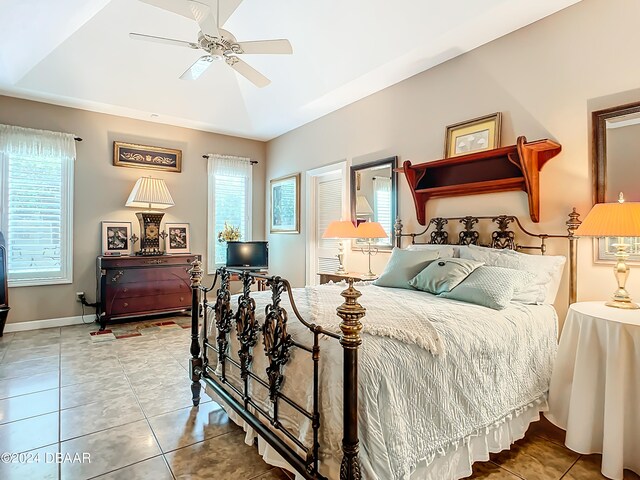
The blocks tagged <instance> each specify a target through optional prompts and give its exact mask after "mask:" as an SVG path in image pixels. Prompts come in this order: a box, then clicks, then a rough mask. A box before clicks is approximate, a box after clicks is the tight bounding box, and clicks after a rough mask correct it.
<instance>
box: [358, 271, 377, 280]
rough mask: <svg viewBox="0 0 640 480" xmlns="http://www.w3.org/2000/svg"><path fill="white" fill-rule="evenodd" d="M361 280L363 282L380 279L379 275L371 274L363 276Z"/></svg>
mask: <svg viewBox="0 0 640 480" xmlns="http://www.w3.org/2000/svg"><path fill="white" fill-rule="evenodd" d="M360 278H362V279H363V280H373V279H374V278H378V275H377V274H375V273H373V272H369V273H365V274H363V275H361V276H360Z"/></svg>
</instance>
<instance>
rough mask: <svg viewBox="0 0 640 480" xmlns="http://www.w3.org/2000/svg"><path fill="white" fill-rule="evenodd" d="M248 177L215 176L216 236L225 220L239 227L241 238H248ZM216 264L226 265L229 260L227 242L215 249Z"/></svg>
mask: <svg viewBox="0 0 640 480" xmlns="http://www.w3.org/2000/svg"><path fill="white" fill-rule="evenodd" d="M247 180H248V179H247V178H246V177H232V176H227V175H216V177H215V192H216V194H215V199H214V203H215V209H216V213H215V226H214V236H215V238H216V240H217V238H218V234H219V233H220V232H221V231H222V230H223V229H224V224H225V222H226V223H227V224H228V225H231V226H234V227H239V228H240V235H241V240H249V239H248V238H247V224H248V218H247V210H248V207H249V206H248V205H247V198H248V195H247V193H248V192H247V187H248V185H247ZM215 251H216V253H215V259H216V265H224V264H225V263H226V261H227V244H226V243H220V242H218V244H217V245H216V249H215Z"/></svg>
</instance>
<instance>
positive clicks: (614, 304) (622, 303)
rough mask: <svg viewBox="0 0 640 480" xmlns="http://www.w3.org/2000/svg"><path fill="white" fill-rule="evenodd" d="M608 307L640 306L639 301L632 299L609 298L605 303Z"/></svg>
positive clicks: (633, 308)
mask: <svg viewBox="0 0 640 480" xmlns="http://www.w3.org/2000/svg"><path fill="white" fill-rule="evenodd" d="M605 305H606V306H607V307H613V308H622V309H625V310H637V309H639V308H640V306H638V304H637V303H634V302H632V301H631V300H609V301H608V302H606V303H605Z"/></svg>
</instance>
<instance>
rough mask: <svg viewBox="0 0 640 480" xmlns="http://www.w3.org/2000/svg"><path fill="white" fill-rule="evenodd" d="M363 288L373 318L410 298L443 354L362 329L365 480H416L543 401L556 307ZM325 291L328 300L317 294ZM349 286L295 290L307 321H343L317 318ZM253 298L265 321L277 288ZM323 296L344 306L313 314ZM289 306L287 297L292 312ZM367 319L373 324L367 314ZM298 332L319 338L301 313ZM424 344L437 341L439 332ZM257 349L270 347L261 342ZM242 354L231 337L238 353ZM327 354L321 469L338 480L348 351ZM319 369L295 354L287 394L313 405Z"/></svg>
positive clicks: (294, 418)
mask: <svg viewBox="0 0 640 480" xmlns="http://www.w3.org/2000/svg"><path fill="white" fill-rule="evenodd" d="M357 288H358V289H359V290H361V291H362V292H363V296H362V297H361V299H360V300H361V303H362V305H363V306H364V307H366V308H367V311H368V314H369V315H370V316H371V317H372V318H374V315H375V314H374V313H373V312H374V311H375V310H376V309H377V308H379V307H381V308H383V309H384V308H388V305H389V304H390V303H389V298H391V297H395V298H403V299H405V301H404V302H401V304H402V307H404V310H403V313H399V316H404V315H406V314H408V313H411V314H413V315H416V316H418V317H421V319H420V320H419V321H420V322H422V324H423V326H425V328H426V329H429V326H431V327H433V330H434V332H435V334H436V335H437V337H436V338H439V344H440V348H441V349H442V351H443V352H444V354H441V355H434V354H432V353H431V352H430V351H429V350H428V349H426V348H424V346H420V344H421V342H422V340H416V339H417V338H418V337H416V336H415V335H413V336H409V337H406V336H405V335H398V336H397V338H396V336H394V335H391V334H390V333H389V332H390V331H389V330H387V329H384V331H385V333H383V334H382V335H373V334H372V333H375V328H374V329H372V328H369V329H367V328H366V327H365V329H364V330H363V331H364V332H365V333H364V334H363V345H362V348H361V351H360V352H361V353H360V390H359V415H360V417H359V432H360V445H361V456H360V458H361V462H362V467H363V473H364V475H365V478H367V479H380V480H387V479H408V478H409V477H410V475H411V473H412V471H413V469H414V468H415V466H416V465H418V464H419V463H422V464H424V463H425V462H426V463H427V464H428V463H430V462H432V461H433V459H434V458H435V457H436V456H441V455H445V454H446V453H447V452H450V451H451V450H452V449H455V448H457V447H458V446H460V445H463V444H467V443H468V442H469V441H470V439H471V438H472V437H473V436H474V435H479V434H484V433H486V432H488V431H489V430H490V429H491V428H494V427H495V426H497V425H500V424H501V423H502V422H504V421H506V420H508V419H510V418H513V417H514V416H517V415H519V414H520V413H521V412H522V411H524V410H525V409H526V408H527V406H531V405H533V404H536V403H539V402H542V401H544V399H545V395H546V392H547V390H548V386H549V379H550V377H551V368H552V365H553V360H554V358H555V353H556V345H557V342H556V338H557V317H556V313H555V310H554V309H553V307H551V306H548V305H520V304H513V305H512V306H510V307H509V308H507V309H505V310H502V311H495V310H491V309H488V308H485V307H480V306H475V305H471V304H466V303H462V302H457V301H453V300H446V299H440V298H437V297H434V296H432V295H429V294H427V293H424V292H419V291H411V290H392V289H387V288H382V287H376V286H374V285H366V286H358V287H357ZM316 289H318V291H319V292H320V293H319V295H317V293H318V292H314V290H316ZM343 289H344V285H324V286H320V287H314V288H311V289H310V288H307V289H296V290H295V292H294V295H295V298H296V304H297V306H298V308H299V310H300V312H301V313H302V315H303V317H304V318H306V319H309V320H311V321H314V322H317V323H321V324H327V325H330V324H334V325H335V323H334V320H333V318H313V317H314V313H316V314H318V315H323V316H328V315H330V314H333V315H335V307H337V306H338V305H339V304H340V303H341V300H342V297H340V295H339V292H340V291H341V290H343ZM326 294H328V296H327V295H326ZM332 294H335V295H332ZM252 296H253V297H254V298H255V299H256V303H257V309H256V311H257V312H260V321H261V323H262V312H263V311H264V306H265V305H266V304H267V303H268V301H269V298H270V296H269V292H264V293H256V294H252ZM398 296H399V297H398ZM318 298H321V299H322V301H323V302H324V303H329V302H328V300H325V299H328V298H335V301H334V302H333V303H332V304H331V305H327V306H326V307H325V306H323V307H321V308H313V307H312V305H313V302H314V301H316V300H317V299H318ZM392 303H393V302H392ZM287 304H288V302H287V301H283V306H285V307H286V306H287ZM385 305H387V306H386V307H385ZM234 310H235V305H234ZM436 313H437V314H436ZM425 315H427V316H428V317H429V318H424V316H425ZM432 315H433V316H432ZM363 323H364V324H365V325H366V324H367V317H366V316H365V317H364V319H363ZM367 331H368V333H366V332H367ZM289 333H291V334H292V336H293V337H294V338H295V339H296V340H297V341H300V342H303V341H305V339H306V342H305V343H310V341H311V335H309V334H308V333H307V331H306V329H305V328H304V327H303V326H302V325H301V324H300V323H299V322H298V321H297V320H296V319H295V317H294V316H293V314H292V313H290V316H289ZM211 335H212V336H213V334H211ZM412 338H413V340H412ZM425 338H431V334H430V333H429V334H427V335H426V336H425ZM256 348H257V349H258V348H260V349H261V346H260V344H259V346H257V347H256ZM237 350H238V344H237V341H236V340H235V335H234V334H233V333H232V346H231V351H232V352H233V354H234V356H235V355H236V353H237ZM321 355H322V356H321V364H320V391H321V415H322V417H321V420H322V431H321V438H320V443H321V445H322V450H321V456H322V457H323V466H322V467H321V472H322V473H324V474H325V475H328V476H330V478H331V476H332V475H333V472H335V467H336V465H337V464H338V462H339V460H340V458H341V452H340V442H341V435H342V349H341V347H340V345H339V343H338V342H337V341H336V340H335V339H330V338H324V339H323V340H322V341H321ZM254 357H255V361H254V365H253V368H254V371H256V372H263V371H264V368H265V367H266V363H265V360H264V356H263V355H262V354H259V353H258V352H256V355H254ZM302 357H305V358H302ZM311 371H312V363H311V361H310V360H309V355H308V354H307V353H306V352H302V351H300V350H295V351H294V353H293V355H292V357H291V361H290V362H289V364H287V366H286V367H285V377H286V378H287V380H286V381H285V384H284V387H283V391H284V392H285V393H286V394H287V395H289V396H291V397H292V398H293V399H295V400H297V401H298V402H300V403H301V404H302V405H304V406H306V407H308V408H309V409H310V408H311V391H312V390H311V389H312V381H311V379H312V376H311ZM236 378H237V377H236ZM237 384H238V385H240V383H239V382H238V383H237ZM252 394H253V396H254V397H255V398H257V399H259V400H260V401H262V403H263V404H264V405H265V406H267V407H268V406H269V405H270V402H269V401H268V399H267V392H266V391H265V390H264V389H263V388H262V387H258V386H255V385H254V386H253V393H252ZM280 405H281V406H282V408H281V412H280V413H281V420H282V422H283V424H284V425H287V426H290V427H292V428H294V429H295V428H299V429H300V431H301V436H300V438H301V439H304V440H305V441H307V442H308V441H309V439H310V434H311V428H310V422H309V421H307V420H306V419H304V418H303V417H301V416H300V415H299V414H298V413H297V412H295V411H294V410H293V409H290V408H285V407H286V405H284V404H283V403H281V404H280Z"/></svg>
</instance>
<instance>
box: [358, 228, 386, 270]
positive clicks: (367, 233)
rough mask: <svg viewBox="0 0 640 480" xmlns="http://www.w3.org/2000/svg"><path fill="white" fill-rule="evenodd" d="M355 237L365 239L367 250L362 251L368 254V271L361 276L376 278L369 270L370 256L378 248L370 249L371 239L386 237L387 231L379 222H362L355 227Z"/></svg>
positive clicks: (376, 251) (375, 252)
mask: <svg viewBox="0 0 640 480" xmlns="http://www.w3.org/2000/svg"><path fill="white" fill-rule="evenodd" d="M356 233H357V235H356V238H362V239H365V240H366V241H367V247H368V248H367V250H366V251H365V250H364V248H363V249H362V253H364V254H365V255H368V256H369V272H367V273H366V274H365V275H363V276H362V278H376V274H375V273H373V272H372V271H371V256H372V255H375V254H377V253H378V249H377V248H376V249H374V250H372V249H371V246H372V244H373V240H374V239H377V238H388V237H389V235H387V232H385V231H384V228H382V225H380V223H379V222H363V223H361V224H360V225H358V228H357V229H356Z"/></svg>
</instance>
